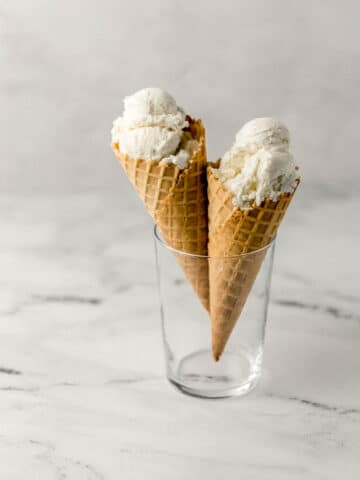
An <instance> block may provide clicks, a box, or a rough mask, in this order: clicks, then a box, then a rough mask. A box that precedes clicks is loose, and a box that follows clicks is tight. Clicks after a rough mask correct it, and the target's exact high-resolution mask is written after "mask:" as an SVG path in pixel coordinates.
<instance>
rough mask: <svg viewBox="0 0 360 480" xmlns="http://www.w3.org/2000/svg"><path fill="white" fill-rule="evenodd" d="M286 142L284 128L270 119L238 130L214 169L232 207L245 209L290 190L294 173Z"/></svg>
mask: <svg viewBox="0 0 360 480" xmlns="http://www.w3.org/2000/svg"><path fill="white" fill-rule="evenodd" d="M289 143H290V136H289V131H288V129H287V128H286V127H285V126H284V125H282V124H281V123H280V122H278V121H276V120H274V119H273V118H267V117H266V118H255V119H254V120H251V121H250V122H248V123H246V124H245V125H244V126H243V127H242V128H241V130H240V131H239V132H238V134H237V135H236V139H235V144H234V145H233V146H232V147H231V149H230V150H229V151H228V152H226V153H225V155H224V156H223V158H222V160H221V161H220V165H219V168H218V169H217V170H215V173H216V175H217V176H218V177H219V179H220V180H221V181H222V182H223V183H224V185H225V187H226V188H227V189H228V190H230V191H231V192H232V193H233V195H234V198H233V203H234V205H237V206H238V207H240V208H241V209H248V208H251V207H252V206H253V205H254V204H255V205H261V203H262V202H263V201H264V200H265V199H270V200H273V201H276V200H277V199H278V198H279V196H280V195H281V193H284V192H289V193H291V192H293V191H294V189H295V187H296V183H297V179H298V173H297V167H296V165H295V163H294V161H293V157H292V155H291V153H290V151H289Z"/></svg>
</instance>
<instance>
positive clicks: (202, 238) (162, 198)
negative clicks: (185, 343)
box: [113, 117, 209, 310]
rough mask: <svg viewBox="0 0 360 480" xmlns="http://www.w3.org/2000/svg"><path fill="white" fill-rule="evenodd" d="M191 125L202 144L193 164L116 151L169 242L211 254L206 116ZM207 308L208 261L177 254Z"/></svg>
mask: <svg viewBox="0 0 360 480" xmlns="http://www.w3.org/2000/svg"><path fill="white" fill-rule="evenodd" d="M187 120H188V121H189V127H188V128H187V129H186V130H187V131H188V132H189V134H190V135H191V137H192V138H193V139H194V140H197V142H198V147H197V148H196V150H195V151H194V152H193V154H192V156H191V158H190V159H189V165H188V167H187V168H185V169H183V170H180V169H179V168H178V167H177V166H176V165H174V164H172V163H165V164H162V163H159V162H158V161H155V160H154V161H152V160H141V159H133V158H130V157H129V156H128V155H125V154H123V153H122V152H121V150H120V146H119V144H117V143H115V144H113V150H114V152H115V155H116V156H117V158H118V160H119V161H120V163H121V165H122V166H123V168H124V170H125V172H126V174H127V176H128V177H129V179H130V181H131V183H132V184H133V186H134V187H135V189H136V191H137V193H138V195H139V196H140V198H141V199H142V200H143V202H144V204H145V206H146V208H147V210H148V212H149V213H150V215H151V216H152V218H153V220H154V222H155V223H156V224H157V226H158V228H159V230H160V232H161V235H162V236H163V238H164V240H165V241H166V243H167V244H168V245H170V246H171V247H172V248H174V249H176V250H181V251H184V252H187V253H191V254H196V255H207V243H208V228H207V194H206V150H205V129H204V127H203V125H202V123H201V121H200V120H192V119H191V118H190V117H188V118H187ZM176 257H177V260H178V262H179V264H180V265H181V267H182V269H183V271H184V273H185V275H186V277H187V279H188V280H189V282H190V284H191V285H192V287H193V288H194V290H195V292H196V294H197V296H198V297H199V299H200V301H201V303H202V304H203V306H204V307H205V308H206V309H207V310H208V309H209V278H208V264H207V262H206V261H205V260H203V259H201V258H197V257H191V256H188V257H187V256H184V255H176Z"/></svg>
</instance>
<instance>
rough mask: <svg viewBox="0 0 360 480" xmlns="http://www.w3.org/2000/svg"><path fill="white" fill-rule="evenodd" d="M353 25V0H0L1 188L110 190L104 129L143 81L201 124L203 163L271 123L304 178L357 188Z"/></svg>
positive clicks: (357, 34)
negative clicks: (264, 121)
mask: <svg viewBox="0 0 360 480" xmlns="http://www.w3.org/2000/svg"><path fill="white" fill-rule="evenodd" d="M359 18H360V2H359V1H358V0H345V1H342V2H341V1H340V0H317V1H314V0H302V1H294V0H293V1H289V0H271V1H264V0H247V1H244V0H242V1H236V0H221V3H220V4H219V2H218V1H215V0H196V1H192V2H190V1H184V0H171V1H169V0H151V1H147V0H101V1H99V0H71V1H70V0H63V1H59V0H34V1H30V0H11V1H6V0H0V72H1V75H0V106H1V108H0V131H1V142H0V158H1V162H0V191H2V192H4V191H6V192H17V191H20V192H21V191H26V192H30V191H38V192H45V191H47V192H53V191H55V190H56V191H58V192H64V191H68V192H77V191H80V190H81V191H87V190H88V189H98V190H100V189H102V190H105V191H107V190H108V189H110V188H113V189H116V188H118V185H119V181H120V180H119V176H118V173H117V165H116V162H115V161H114V159H113V155H112V152H111V151H110V148H109V141H110V138H109V132H110V127H111V122H112V120H113V119H114V118H115V117H116V116H118V115H119V113H120V111H121V109H122V98H123V96H124V95H127V94H129V93H131V92H134V91H136V90H137V89H139V88H143V87H144V86H149V85H155V86H161V87H163V88H165V89H167V90H169V91H170V92H171V93H172V94H173V95H174V96H175V97H176V99H177V100H178V102H179V103H180V105H182V106H183V107H184V108H185V109H186V110H187V111H189V113H191V114H192V115H193V116H200V117H201V118H203V120H204V123H205V126H206V129H207V147H208V152H209V158H210V159H211V160H214V159H216V158H218V156H219V155H222V154H223V152H224V151H225V150H227V149H228V148H229V146H230V145H231V144H232V142H233V139H234V135H235V132H236V131H237V130H238V129H239V127H240V126H241V125H242V124H243V123H244V122H245V121H247V120H249V119H251V118H254V117H258V116H275V117H278V118H279V119H280V120H282V121H284V122H285V123H286V124H287V125H288V126H289V128H290V130H291V132H292V133H293V135H292V142H293V151H294V154H295V156H296V158H297V160H298V162H299V164H300V165H301V168H302V172H303V174H304V176H305V177H307V179H308V181H309V180H310V179H311V181H313V182H314V183H317V184H319V183H321V184H325V185H328V184H338V185H339V184H340V186H339V188H341V189H344V188H347V187H349V186H351V185H353V186H354V185H355V186H357V184H356V183H355V180H354V178H355V177H356V175H352V173H353V174H355V173H356V172H358V174H359V161H358V153H357V152H358V138H359V117H360V102H359V101H358V98H359V84H360V62H359V57H360V29H359ZM124 184H125V182H124Z"/></svg>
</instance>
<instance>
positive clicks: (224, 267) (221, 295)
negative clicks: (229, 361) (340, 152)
mask: <svg viewBox="0 0 360 480" xmlns="http://www.w3.org/2000/svg"><path fill="white" fill-rule="evenodd" d="M207 180H208V200H209V213H208V218H209V245H208V252H209V257H210V258H209V285H210V315H211V336H212V351H213V357H214V359H215V361H218V360H219V358H220V356H221V354H222V352H223V351H224V348H225V345H226V343H227V341H228V339H229V336H230V334H231V332H232V330H233V328H234V326H235V323H236V321H237V319H238V318H239V315H240V314H241V311H242V309H243V307H244V305H245V302H246V299H247V297H248V295H249V293H250V290H251V288H252V286H253V283H254V281H255V279H256V275H257V273H258V271H259V269H260V267H261V264H262V261H263V259H264V257H265V255H266V249H265V250H262V251H260V252H258V251H257V252H255V251H256V250H259V249H261V248H262V247H265V246H266V245H268V244H269V243H270V242H271V241H272V240H273V238H274V237H275V235H276V232H277V229H278V227H279V225H280V223H281V221H282V219H283V217H284V215H285V212H286V210H287V208H288V206H289V204H290V202H291V199H292V197H293V195H294V193H295V191H294V192H293V193H291V194H290V193H284V194H282V195H281V196H280V197H279V199H278V201H276V202H273V201H271V200H265V201H264V202H263V203H262V205H261V206H260V207H258V206H256V205H255V204H254V205H253V208H252V209H248V210H240V208H238V207H237V206H235V205H233V202H232V200H233V194H232V193H231V192H230V191H228V190H227V189H226V188H225V187H224V185H223V183H222V182H221V181H220V180H219V179H218V178H217V177H216V176H215V175H214V173H213V171H212V168H211V167H208V169H207ZM298 183H299V182H298ZM249 252H254V253H253V254H252V255H248V256H246V257H237V256H238V255H241V254H242V253H249ZM217 257H220V258H217ZM223 257H228V258H226V259H224V258H223Z"/></svg>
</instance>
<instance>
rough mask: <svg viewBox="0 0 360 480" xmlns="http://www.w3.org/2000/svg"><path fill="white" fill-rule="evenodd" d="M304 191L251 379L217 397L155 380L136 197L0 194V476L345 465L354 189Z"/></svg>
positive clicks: (354, 285) (210, 472)
mask: <svg viewBox="0 0 360 480" xmlns="http://www.w3.org/2000/svg"><path fill="white" fill-rule="evenodd" d="M304 192H305V189H304V190H303V193H299V198H298V201H297V202H294V205H293V206H292V207H291V214H289V215H288V218H287V219H286V220H285V222H284V225H283V226H282V229H281V233H280V235H279V239H278V245H277V252H276V258H275V269H274V277H273V288H272V296H271V306H270V311H269V321H268V328H267V337H266V346H265V371H264V375H263V378H262V380H261V383H260V385H259V387H258V388H257V390H256V391H254V392H253V393H251V394H250V395H249V396H246V397H244V398H241V399H231V400H222V401H206V400H199V399H193V398H190V397H186V396H183V395H181V394H180V393H179V392H177V391H175V390H174V389H173V387H171V386H170V385H169V384H168V383H167V381H166V380H165V378H164V366H163V356H162V344H161V337H160V328H159V312H158V302H157V296H156V288H155V273H154V258H153V242H152V238H151V236H152V232H151V223H150V221H149V220H148V219H147V217H146V214H145V212H144V211H143V209H142V207H141V206H140V204H139V203H138V201H137V199H136V198H135V196H134V197H133V198H131V199H129V200H128V201H127V203H124V199H123V198H122V197H121V195H120V194H101V195H100V194H83V195H67V196H61V195H57V196H55V195H53V196H41V195H38V196H36V195H32V196H25V195H23V196H2V197H0V284H1V288H0V315H1V322H0V338H1V350H0V408H1V422H0V454H1V456H0V458H1V467H0V471H1V475H0V476H1V478H3V479H5V480H20V479H21V480H23V479H24V478H27V479H34V480H35V479H36V480H45V479H46V480H49V479H50V480H52V479H54V480H65V479H66V480H67V479H71V480H72V479H76V480H83V479H84V480H85V479H86V480H115V479H116V480H117V479H126V480H132V479H136V480H137V479H139V480H140V479H141V480H143V479H145V478H156V479H174V480H176V479H184V478H186V479H192V478H194V479H200V478H201V479H202V478H207V479H220V478H221V479H223V478H231V479H238V478H244V479H247V480H251V479H256V480H257V479H261V480H267V479H276V480H282V479H284V480H285V479H286V480H288V479H294V480H295V479H304V478H306V479H314V480H315V479H316V480H319V479H320V480H322V479H326V480H329V479H334V480H335V479H336V480H337V479H339V478H341V479H348V478H349V479H354V478H357V477H358V476H359V475H360V462H359V451H360V354H359V352H360V308H359V306H360V296H359V282H358V277H357V275H358V272H359V254H358V246H359V234H360V226H359V216H358V212H359V210H360V197H353V198H351V197H342V196H336V195H330V194H327V192H323V195H322V196H321V198H320V197H319V198H316V197H310V196H306V195H305V194H304ZM130 211H131V212H132V214H131V215H130V214H129V212H130ZM139 299H141V301H139Z"/></svg>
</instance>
